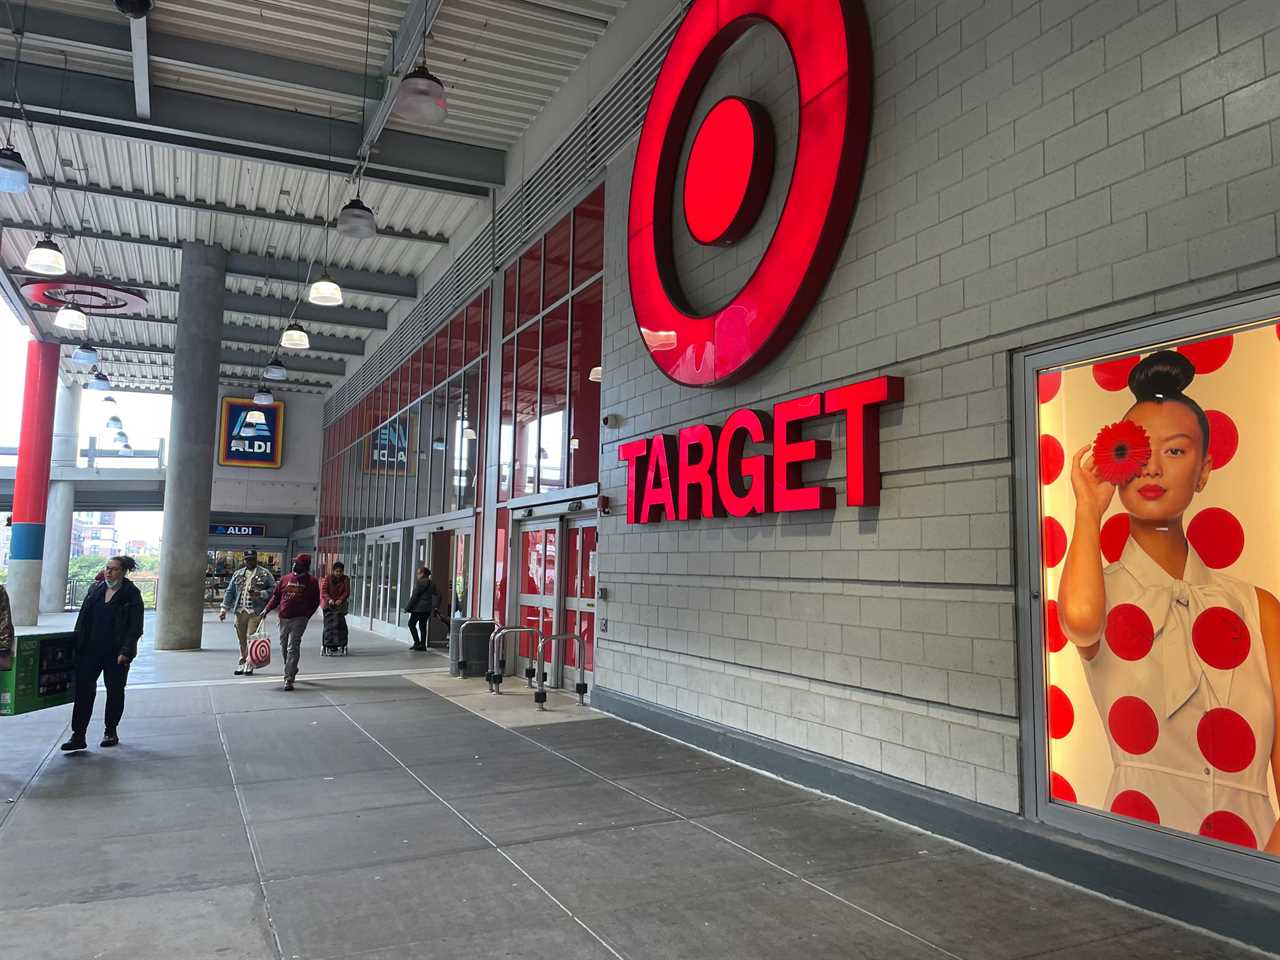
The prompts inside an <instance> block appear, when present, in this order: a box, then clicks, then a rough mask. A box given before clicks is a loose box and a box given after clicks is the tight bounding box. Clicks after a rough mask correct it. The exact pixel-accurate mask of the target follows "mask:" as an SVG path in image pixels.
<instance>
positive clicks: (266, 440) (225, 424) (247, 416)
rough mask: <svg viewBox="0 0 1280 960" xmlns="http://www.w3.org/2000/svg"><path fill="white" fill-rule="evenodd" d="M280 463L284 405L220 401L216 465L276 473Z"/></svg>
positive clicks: (282, 451)
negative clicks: (255, 468) (220, 410)
mask: <svg viewBox="0 0 1280 960" xmlns="http://www.w3.org/2000/svg"><path fill="white" fill-rule="evenodd" d="M283 462H284V404H283V403H281V402H279V401H276V402H275V403H268V404H262V405H259V404H256V403H254V402H253V401H252V400H248V399H245V398H243V397H223V398H222V415H221V416H220V417H219V420H218V463H219V464H220V465H221V466H224V467H262V468H265V469H268V470H278V469H279V468H280V465H281V464H282V463H283Z"/></svg>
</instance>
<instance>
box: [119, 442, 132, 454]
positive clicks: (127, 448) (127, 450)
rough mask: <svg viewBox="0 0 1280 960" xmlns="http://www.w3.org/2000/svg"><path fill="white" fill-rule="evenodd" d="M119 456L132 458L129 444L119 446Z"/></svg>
mask: <svg viewBox="0 0 1280 960" xmlns="http://www.w3.org/2000/svg"><path fill="white" fill-rule="evenodd" d="M120 456H122V457H132V456H133V447H132V446H130V445H129V444H127V443H125V444H121V446H120Z"/></svg>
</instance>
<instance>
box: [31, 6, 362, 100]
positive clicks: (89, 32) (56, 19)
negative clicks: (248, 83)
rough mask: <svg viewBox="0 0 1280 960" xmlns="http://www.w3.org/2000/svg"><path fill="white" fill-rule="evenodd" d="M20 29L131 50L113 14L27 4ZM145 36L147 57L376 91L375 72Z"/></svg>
mask: <svg viewBox="0 0 1280 960" xmlns="http://www.w3.org/2000/svg"><path fill="white" fill-rule="evenodd" d="M24 29H25V30H26V33H27V34H28V35H29V36H38V37H48V38H49V39H51V40H57V41H59V42H60V43H61V44H63V45H64V46H65V45H72V44H74V45H77V46H82V47H90V48H95V49H98V50H113V51H116V52H118V53H131V52H132V45H131V37H130V31H129V26H127V25H125V24H123V23H120V22H119V18H118V17H117V18H114V19H112V20H96V19H92V18H90V17H78V16H75V15H74V14H69V13H61V12H59V11H57V10H44V9H41V8H39V7H32V8H30V9H28V10H27V13H26V21H25V28H24ZM147 41H148V42H147V46H148V50H149V52H150V54H151V59H152V60H153V61H158V62H168V63H174V64H178V65H185V66H193V67H198V68H200V69H202V70H208V71H211V72H215V73H222V74H227V75H232V76H237V77H249V78H251V79H257V80H269V81H273V82H275V83H284V84H290V85H292V86H297V87H307V88H310V89H314V90H323V91H325V92H327V93H337V94H341V95H343V96H347V97H354V98H356V99H359V98H360V97H361V96H364V98H365V99H366V100H377V99H378V97H380V96H381V95H382V82H381V81H380V80H378V79H377V78H375V77H370V78H367V79H366V78H365V77H363V76H361V75H360V74H358V73H352V72H351V71H348V70H337V69H334V68H333V67H324V68H319V67H317V66H316V65H315V64H314V63H304V62H303V61H301V60H290V59H287V58H285V57H275V56H271V55H269V54H265V53H258V52H256V51H254V50H245V49H242V48H240V47H230V46H227V45H225V44H221V43H209V42H207V41H202V40H193V39H191V38H189V37H179V36H175V35H173V34H166V33H157V32H155V31H150V32H149V36H148V38H147Z"/></svg>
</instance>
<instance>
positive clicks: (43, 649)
mask: <svg viewBox="0 0 1280 960" xmlns="http://www.w3.org/2000/svg"><path fill="white" fill-rule="evenodd" d="M75 651H76V635H75V634H74V633H32V634H27V635H26V636H19V637H17V638H15V650H14V656H13V667H12V668H11V669H9V670H0V717H10V716H13V715H14V714H18V713H30V712H31V711H32V710H44V709H45V708H46V707H58V706H61V705H62V704H64V703H70V702H71V701H72V700H73V699H74V698H75V689H76V683H75V668H74V663H75Z"/></svg>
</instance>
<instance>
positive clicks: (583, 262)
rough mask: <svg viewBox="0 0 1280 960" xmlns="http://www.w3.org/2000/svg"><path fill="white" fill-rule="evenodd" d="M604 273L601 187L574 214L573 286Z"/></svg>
mask: <svg viewBox="0 0 1280 960" xmlns="http://www.w3.org/2000/svg"><path fill="white" fill-rule="evenodd" d="M603 270H604V187H597V188H596V189H595V191H593V192H592V194H591V195H590V196H589V197H587V198H586V199H585V200H583V201H582V203H580V204H578V207H577V209H576V210H574V211H573V286H574V288H575V289H576V288H578V287H580V286H582V285H583V284H584V283H586V282H587V281H588V280H590V279H591V278H592V277H594V276H595V275H596V274H597V273H600V272H602V271H603Z"/></svg>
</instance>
